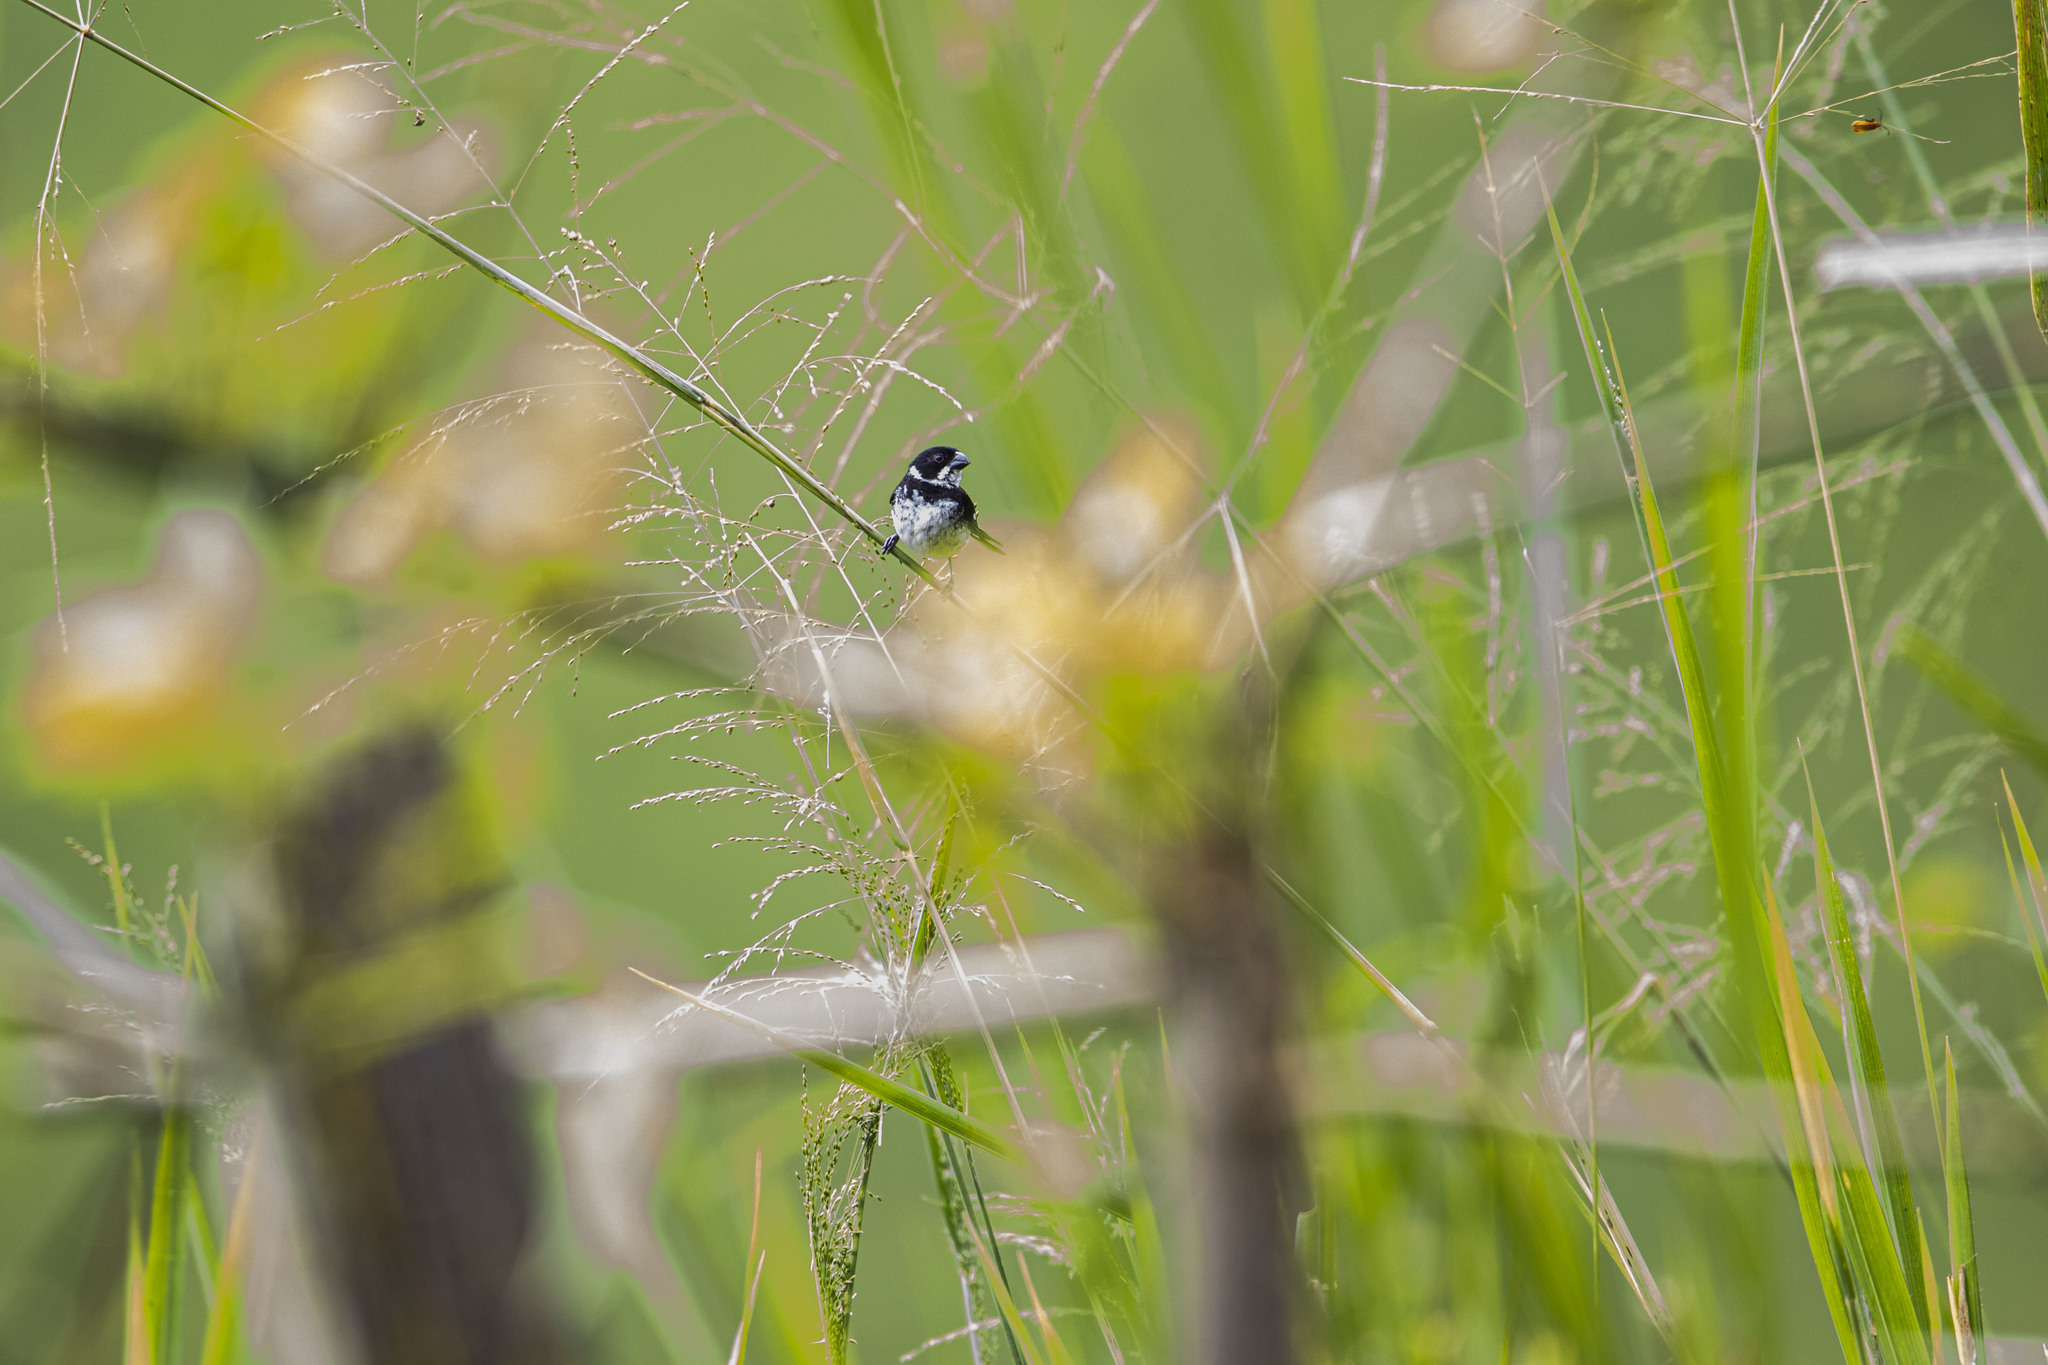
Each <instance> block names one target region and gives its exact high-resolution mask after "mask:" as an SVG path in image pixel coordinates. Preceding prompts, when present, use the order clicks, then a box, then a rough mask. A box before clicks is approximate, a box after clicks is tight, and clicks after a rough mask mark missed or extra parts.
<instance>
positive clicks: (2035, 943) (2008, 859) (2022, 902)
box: [1998, 827, 2048, 996]
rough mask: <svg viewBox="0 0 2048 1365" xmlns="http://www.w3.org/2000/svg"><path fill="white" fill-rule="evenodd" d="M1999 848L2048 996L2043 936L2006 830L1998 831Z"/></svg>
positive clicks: (2045, 993) (2035, 969) (2036, 965)
mask: <svg viewBox="0 0 2048 1365" xmlns="http://www.w3.org/2000/svg"><path fill="white" fill-rule="evenodd" d="M1998 846H1999V848H2000V849H2001V850H2003V851H2004V853H2005V875H2006V876H2007V877H2009V878H2010V879H2011V880H2012V899H2013V904H2015V905H2017V906H2018V907H2019V912H2020V927H2021V928H2022V929H2024V930H2026V931H2027V947H2028V948H2029V949H2030V950H2031V951H2032V952H2033V954H2034V975H2036V976H2037V977H2039V978H2040V980H2041V994H2042V995H2044V996H2048V956H2043V954H2042V952H2041V934H2040V933H2039V932H2038V931H2037V930H2036V929H2035V927H2034V916H2033V915H2032V914H2030V913H2028V905H2027V902H2028V900H2029V899H2030V898H2029V896H2028V894H2027V892H2026V891H2024V890H2022V889H2021V887H2020V874H2019V871H2018V869H2016V868H2015V867H2014V866H2013V865H2012V844H2011V842H2010V841H2009V840H2007V839H2006V837H2005V830H2004V829H2003V828H2002V827H2001V828H2000V829H1999V831H1998Z"/></svg>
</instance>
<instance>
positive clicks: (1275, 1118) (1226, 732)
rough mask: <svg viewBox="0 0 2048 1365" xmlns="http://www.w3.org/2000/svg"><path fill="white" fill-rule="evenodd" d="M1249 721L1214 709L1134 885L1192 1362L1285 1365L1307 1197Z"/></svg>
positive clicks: (1234, 710)
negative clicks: (1178, 1191) (1153, 922)
mask: <svg viewBox="0 0 2048 1365" xmlns="http://www.w3.org/2000/svg"><path fill="white" fill-rule="evenodd" d="M1255 709H1256V708H1255V707H1246V706H1241V705H1226V706H1224V707H1223V708H1222V714H1221V716H1220V717H1218V719H1220V720H1221V722H1222V723H1221V724H1220V725H1218V726H1217V727H1216V728H1215V729H1214V730H1213V731H1212V732H1211V733H1212V736H1213V740H1214V742H1213V743H1212V744H1210V745H1209V746H1208V748H1209V752H1208V753H1206V754H1205V755H1202V756H1201V757H1202V758H1203V759H1204V760H1206V761H1207V762H1208V763H1209V765H1210V767H1209V768H1208V771H1207V772H1206V773H1203V774H1200V775H1199V776H1198V777H1195V778H1194V779H1193V780H1194V781H1196V782H1197V783H1199V784H1200V785H1201V788H1202V790H1201V792H1200V795H1201V802H1202V804H1201V808H1200V809H1199V810H1195V811H1190V812H1189V813H1190V814H1191V815H1192V817H1193V818H1192V819H1191V820H1190V821H1189V823H1188V825H1187V826H1186V828H1185V829H1184V830H1183V831H1182V832H1181V837H1180V838H1177V839H1176V838H1164V839H1161V840H1159V841H1158V844H1157V847H1158V850H1159V851H1158V853H1156V854H1155V855H1154V857H1155V859H1156V861H1154V862H1153V863H1152V865H1151V867H1150V868H1149V869H1148V877H1147V881H1148V885H1149V887H1150V897H1151V904H1152V910H1153V914H1154V916H1155V918H1156V919H1157V920H1158V922H1159V926H1160V929H1161V931H1162V938H1163V940H1164V944H1163V946H1164V948H1165V956H1166V967H1167V974H1168V992H1169V1000H1170V1009H1171V1018H1172V1022H1173V1033H1174V1039H1173V1046H1172V1064H1173V1070H1174V1073H1175V1074H1176V1076H1177V1078H1178V1080H1179V1082H1180V1085H1181V1087H1182V1090H1183V1093H1184V1095H1185V1097H1186V1103H1187V1110H1188V1121H1189V1147H1190V1150H1189V1167H1188V1187H1189V1198H1190V1201H1191V1204H1192V1208H1193V1214H1194V1219H1193V1229H1192V1231H1193V1234H1194V1237H1195V1241H1196V1245H1195V1247H1194V1248H1193V1251H1192V1258H1193V1262H1194V1275H1195V1279H1194V1282H1193V1284H1192V1285H1191V1286H1190V1287H1189V1288H1190V1290H1191V1292H1190V1293H1189V1294H1188V1295H1187V1297H1186V1298H1185V1299H1184V1300H1183V1302H1184V1303H1186V1304H1188V1305H1189V1306H1190V1309H1191V1313H1190V1317H1191V1322H1192V1327H1193V1346H1194V1351H1195V1355H1194V1359H1196V1360H1197V1361H1199V1362H1201V1365H1286V1363H1287V1362H1291V1361H1293V1360H1294V1359H1295V1356H1296V1352H1295V1349H1294V1322H1295V1317H1296V1311H1297V1308H1298V1307H1299V1302H1298V1300H1299V1297H1300V1296H1299V1295H1298V1294H1297V1292H1296V1288H1297V1281H1298V1278H1299V1277H1298V1273H1297V1270H1296V1267H1295V1264H1294V1251H1293V1241H1292V1237H1291V1235H1290V1231H1289V1229H1290V1226H1291V1221H1292V1219H1291V1214H1292V1213H1293V1212H1296V1211H1298V1210H1299V1207H1300V1206H1301V1205H1302V1204H1304V1203H1305V1202H1306V1201H1305V1199H1304V1198H1303V1188H1302V1186H1303V1184H1304V1182H1303V1179H1302V1175H1301V1171H1302V1167H1301V1160H1300V1153H1299V1150H1298V1148H1297V1146H1296V1136H1295V1126H1294V1109H1293V1100H1292V1097H1291V1096H1290V1095H1289V1093H1288V1088H1287V1084H1286V1080H1285V1078H1284V1076H1283V1074H1282V1070H1281V1065H1280V1048H1281V1044H1282V1041H1283V1039H1284V1036H1285V1033H1286V1028H1287V1015H1288V1004H1289V1001H1288V989H1289V988H1288V964H1287V953H1286V944H1285V940H1284V937H1283V935H1282V932H1281V927H1280V924H1279V922H1278V917H1277V916H1276V915H1275V914H1274V913H1273V910H1274V907H1273V906H1272V904H1271V897H1270V895H1269V894H1268V892H1267V888H1266V885H1265V879H1264V878H1263V877H1262V876H1260V875H1259V867H1260V863H1259V856H1258V853H1257V851H1256V847H1255V842H1254V822H1253V818H1252V806H1253V802H1254V801H1255V800H1256V796H1255V793H1256V792H1257V791H1258V790H1260V789H1261V788H1262V785H1263V784H1262V782H1261V775H1262V771H1263V764H1262V763H1261V762H1260V750H1259V742H1258V739H1257V735H1258V734H1262V733H1263V732H1264V727H1263V726H1262V725H1259V724H1257V723H1256V722H1255V719H1254V717H1253V715H1252V714H1250V713H1251V712H1252V711H1254V710H1255ZM1178 775H1183V776H1185V775H1186V771H1185V769H1182V770H1181V772H1180V774H1178ZM1168 800H1171V798H1168Z"/></svg>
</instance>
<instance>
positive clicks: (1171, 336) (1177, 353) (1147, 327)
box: [1081, 123, 1251, 434]
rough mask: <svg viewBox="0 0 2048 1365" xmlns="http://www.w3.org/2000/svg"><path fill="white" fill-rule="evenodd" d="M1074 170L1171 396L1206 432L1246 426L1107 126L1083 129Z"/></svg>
mask: <svg viewBox="0 0 2048 1365" xmlns="http://www.w3.org/2000/svg"><path fill="white" fill-rule="evenodd" d="M1081 170H1082V175H1083V177H1084V179H1085V180H1086V182H1087V186H1088V200H1089V203H1090V204H1091V205H1092V206H1093V207H1094V209H1095V216H1096V219H1097V221H1098V222H1099V223H1100V224H1101V226H1102V230H1103V233H1104V235H1105V236H1106V237H1107V238H1108V239H1109V246H1110V249H1111V251H1112V253H1113V254H1114V258H1115V262H1116V264H1117V265H1119V266H1120V267H1121V268H1122V270H1123V271H1124V272H1125V273H1126V274H1127V275H1128V276H1129V277H1130V280H1131V284H1132V288H1130V289H1128V290H1123V291H1119V292H1120V303H1121V306H1124V307H1135V308H1136V309H1137V310H1138V316H1139V318H1140V319H1141V323H1142V326H1143V334H1144V335H1147V336H1149V337H1151V338H1152V340H1153V341H1154V343H1155V344H1156V345H1157V346H1158V347H1159V353H1160V354H1162V355H1163V356H1164V357H1165V360H1166V363H1167V364H1168V365H1170V366H1171V367H1172V369H1173V372H1174V375H1175V378H1176V379H1177V381H1178V382H1177V384H1176V385H1175V388H1176V389H1178V391H1179V397H1181V398H1182V399H1183V400H1185V401H1186V402H1188V403H1189V404H1190V405H1192V406H1193V407H1194V409H1195V410H1196V411H1197V412H1198V413H1200V414H1201V415H1202V418H1203V420H1204V422H1205V424H1206V425H1207V426H1208V427H1209V429H1210V430H1211V431H1212V432H1216V433H1219V434H1228V433H1232V432H1235V431H1238V430H1240V429H1242V430H1244V431H1246V432H1249V431H1250V430H1251V423H1250V422H1249V421H1248V420H1246V419H1245V412H1244V408H1245V404H1244V402H1243V401H1242V398H1241V396H1240V395H1239V393H1238V391H1237V386H1236V384H1235V383H1234V382H1233V381H1232V379H1231V376H1230V370H1229V368H1228V367H1227V366H1225V365H1224V363H1223V357H1222V355H1221V354H1220V353H1219V352H1218V351H1217V349H1216V344H1215V341H1214V335H1215V333H1214V331H1213V329H1211V328H1209V327H1207V326H1205V325H1204V324H1203V322H1202V316H1201V313H1200V311H1199V310H1198V308H1197V307H1196V302H1195V296H1194V294H1193V292H1192V291H1190V290H1189V288H1188V286H1187V283H1186V281H1185V279H1184V278H1183V277H1182V274H1181V272H1180V270H1179V268H1178V267H1176V265H1175V264H1174V260H1173V253H1172V252H1171V251H1170V250H1169V249H1168V247H1167V243H1166V238H1165V236H1164V235H1163V234H1162V233H1161V231H1160V228H1159V221H1158V219H1157V217H1156V216H1155V215H1154V214H1153V212H1152V210H1151V207H1150V206H1149V204H1148V203H1147V201H1146V198H1145V191H1144V187H1143V185H1142V184H1141V183H1140V182H1139V179H1138V168H1137V165H1136V163H1134V162H1133V161H1132V160H1131V157H1130V153H1129V152H1128V151H1127V150H1126V149H1125V147H1124V143H1123V139H1122V138H1120V137H1118V136H1117V132H1116V129H1115V127H1114V126H1113V125H1111V124H1108V123H1101V124H1099V125H1098V126H1097V127H1095V128H1094V129H1093V130H1092V131H1091V132H1090V133H1089V136H1088V146H1087V149H1086V151H1085V152H1084V153H1083V155H1082V157H1081Z"/></svg>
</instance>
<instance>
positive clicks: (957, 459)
mask: <svg viewBox="0 0 2048 1365" xmlns="http://www.w3.org/2000/svg"><path fill="white" fill-rule="evenodd" d="M973 463H974V461H972V460H970V459H968V458H967V457H966V456H965V455H955V456H954V457H953V458H952V459H951V460H949V461H948V462H947V463H946V468H948V469H965V468H967V466H969V465H971V464H973Z"/></svg>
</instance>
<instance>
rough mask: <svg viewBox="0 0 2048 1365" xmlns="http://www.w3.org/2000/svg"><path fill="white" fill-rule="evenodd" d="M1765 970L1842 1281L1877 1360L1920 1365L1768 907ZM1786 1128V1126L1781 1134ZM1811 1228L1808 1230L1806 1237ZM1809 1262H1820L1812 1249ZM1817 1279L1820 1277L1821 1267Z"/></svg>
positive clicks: (1866, 1185) (1895, 1256)
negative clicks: (1877, 1348) (1842, 1147)
mask: <svg viewBox="0 0 2048 1365" xmlns="http://www.w3.org/2000/svg"><path fill="white" fill-rule="evenodd" d="M1770 934H1771V950H1772V969H1773V970H1772V974H1773V978H1774V980H1775V983H1776V988H1777V991H1778V999H1779V1005H1780V1007H1781V1009H1782V1017H1783V1019H1784V1021H1785V1043H1786V1050H1787V1054H1788V1056H1789V1058H1790V1061H1791V1070H1792V1074H1793V1078H1794V1081H1793V1084H1794V1086H1795V1088H1796V1090H1797V1098H1798V1106H1797V1114H1796V1121H1797V1122H1798V1124H1799V1125H1800V1127H1801V1128H1803V1130H1804V1132H1805V1136H1806V1144H1807V1149H1808V1151H1809V1153H1810V1154H1811V1156H1812V1160H1813V1163H1814V1165H1815V1167H1817V1168H1818V1170H1817V1172H1816V1173H1817V1175H1818V1176H1820V1177H1821V1178H1822V1179H1824V1180H1826V1181H1827V1182H1829V1183H1830V1184H1831V1185H1832V1196H1833V1197H1832V1200H1831V1201H1829V1202H1831V1203H1832V1206H1833V1219H1832V1231H1833V1233H1834V1238H1835V1240H1836V1244H1837V1245H1838V1246H1839V1248H1840V1250H1841V1254H1842V1257H1843V1259H1844V1261H1845V1262H1846V1265H1847V1270H1848V1274H1849V1279H1850V1281H1851V1282H1852V1283H1853V1284H1854V1286H1855V1289H1856V1292H1857V1295H1858V1297H1860V1298H1861V1299H1862V1300H1863V1302H1864V1306H1865V1308H1866V1309H1867V1310H1868V1315H1869V1319H1870V1323H1871V1326H1872V1328H1873V1330H1875V1331H1876V1333H1877V1334H1878V1338H1879V1342H1880V1344H1881V1345H1882V1346H1883V1351H1882V1358H1883V1359H1884V1360H1885V1361H1887V1362H1889V1365H1925V1362H1926V1361H1927V1358H1928V1357H1927V1341H1928V1339H1927V1337H1926V1336H1925V1335H1924V1334H1923V1332H1922V1331H1921V1326H1920V1321H1919V1319H1918V1317H1917V1315H1916V1313H1915V1310H1914V1306H1913V1304H1914V1297H1915V1296H1914V1293H1913V1290H1912V1287H1911V1286H1912V1282H1913V1278H1914V1277H1913V1276H1911V1275H1909V1274H1908V1273H1907V1271H1906V1267H1905V1265H1904V1264H1903V1263H1902V1262H1901V1260H1900V1258H1899V1252H1898V1248H1897V1246H1896V1245H1894V1243H1893V1241H1892V1235H1891V1229H1890V1228H1889V1227H1888V1226H1887V1225H1886V1223H1885V1215H1884V1206H1883V1204H1882V1203H1881V1202H1880V1201H1879V1199H1878V1197H1877V1185H1876V1182H1874V1181H1873V1180H1872V1179H1871V1177H1870V1171H1869V1169H1868V1168H1867V1167H1866V1166H1865V1165H1864V1164H1863V1161H1862V1159H1861V1157H1860V1156H1858V1157H1854V1158H1853V1159H1851V1160H1847V1161H1845V1160H1842V1159H1841V1158H1840V1156H1839V1155H1838V1150H1839V1149H1838V1148H1837V1146H1836V1141H1835V1134H1837V1133H1839V1134H1841V1135H1842V1136H1843V1137H1844V1139H1849V1140H1852V1141H1853V1139H1850V1138H1849V1135H1850V1134H1851V1133H1853V1131H1854V1130H1853V1128H1852V1126H1851V1124H1850V1121H1849V1116H1848V1114H1847V1112H1846V1111H1845V1110H1844V1109H1843V1107H1842V1100H1841V1092H1840V1091H1839V1090H1838V1089H1837V1088H1836V1086H1835V1081H1834V1076H1833V1075H1832V1073H1831V1072H1830V1070H1829V1067H1828V1061H1827V1056H1826V1054H1825V1053H1823V1052H1822V1051H1821V1047H1820V1039H1819V1037H1818V1036H1817V1035H1816V1034H1815V1033H1814V1030H1813V1021H1812V1019H1811V1018H1809V1017H1808V1015H1807V1012H1806V1004H1805V1001H1804V999H1803V998H1802V997H1801V995H1800V992H1799V978H1798V975H1797V974H1796V972H1795V971H1794V970H1793V967H1792V952H1791V945H1790V943H1789V942H1788V941H1787V939H1786V937H1785V928H1784V925H1783V923H1782V922H1781V921H1779V919H1778V917H1777V914H1776V907H1775V905H1773V907H1772V913H1771V921H1770ZM1790 1132H1791V1129H1790V1128H1789V1127H1788V1129H1787V1135H1788V1137H1789V1135H1790ZM1811 1235H1812V1232H1811V1229H1809V1238H1811ZM1830 1259H1832V1258H1830ZM1814 1261H1815V1268H1816V1269H1817V1270H1818V1269H1820V1268H1821V1265H1822V1258H1821V1255H1820V1252H1819V1250H1818V1248H1816V1250H1815V1257H1814ZM1821 1282H1822V1284H1823V1286H1825V1285H1826V1284H1827V1282H1828V1276H1827V1274H1826V1273H1823V1274H1822V1277H1821ZM1841 1307H1842V1312H1841V1314H1839V1315H1837V1319H1836V1330H1837V1332H1838V1333H1839V1332H1840V1331H1841V1330H1842V1328H1843V1326H1844V1324H1845V1323H1846V1322H1848V1321H1849V1320H1851V1318H1852V1317H1853V1315H1852V1314H1850V1312H1849V1307H1848V1304H1847V1302H1846V1301H1844V1302H1843V1303H1842V1305H1841ZM1843 1352H1844V1355H1845V1356H1846V1358H1847V1359H1848V1360H1849V1361H1850V1362H1851V1365H1855V1363H1856V1362H1857V1361H1859V1360H1860V1359H1861V1353H1860V1352H1858V1351H1857V1350H1855V1343H1854V1340H1853V1337H1852V1338H1850V1339H1845V1340H1844V1341H1843Z"/></svg>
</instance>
